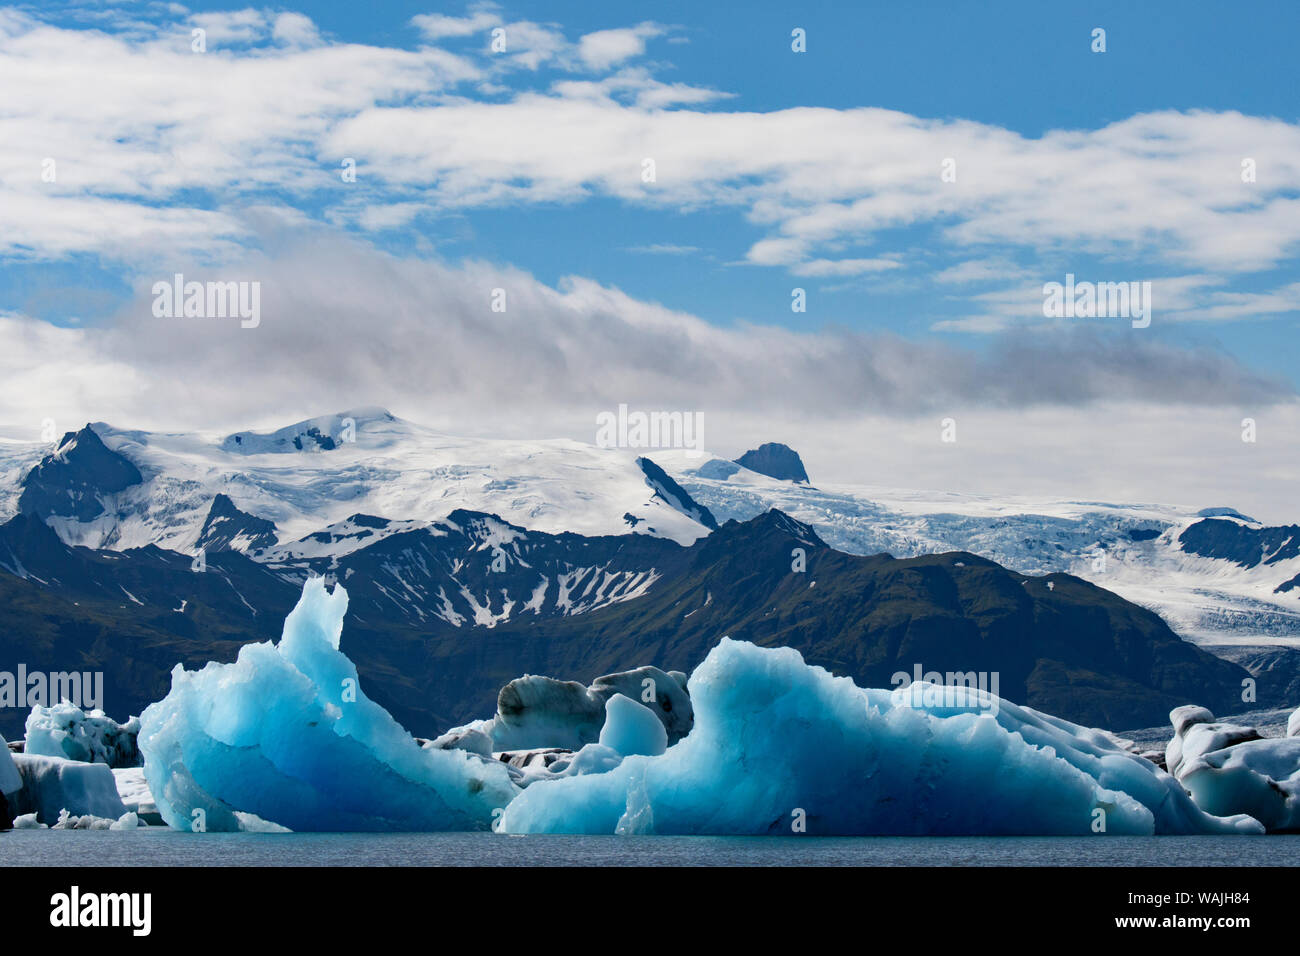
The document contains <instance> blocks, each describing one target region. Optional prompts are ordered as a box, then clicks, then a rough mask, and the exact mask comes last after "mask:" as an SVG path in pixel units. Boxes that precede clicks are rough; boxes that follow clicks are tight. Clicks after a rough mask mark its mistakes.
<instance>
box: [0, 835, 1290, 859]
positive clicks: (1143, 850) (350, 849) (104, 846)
mask: <svg viewBox="0 0 1300 956" xmlns="http://www.w3.org/2000/svg"><path fill="white" fill-rule="evenodd" d="M1298 864H1300V835H1297V836H1269V837H1245V836H1195V837H1119V836H1110V837H1108V836H1095V837H955V838H953V837H810V836H788V837H673V836H632V837H619V836H523V837H517V836H505V835H500V834H495V833H204V834H191V833H179V832H177V831H174V830H170V829H166V828H162V827H157V828H148V829H141V830H138V831H135V832H119V831H109V830H17V831H13V832H10V833H0V866H6V867H8V866H776V865H781V866H1295V865H1298Z"/></svg>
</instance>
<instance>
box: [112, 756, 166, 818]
mask: <svg viewBox="0 0 1300 956" xmlns="http://www.w3.org/2000/svg"><path fill="white" fill-rule="evenodd" d="M113 780H114V782H115V783H116V784H117V795H118V796H119V797H121V798H122V805H123V806H124V807H126V808H127V810H129V811H130V812H132V813H134V814H136V815H137V816H139V818H140V819H141V820H143V821H144V822H145V823H147V824H149V825H151V826H161V825H162V823H163V818H162V815H161V814H160V813H159V812H158V805H157V804H156V803H154V799H153V794H152V793H150V792H149V783H148V781H146V780H145V779H144V768H143V767H121V768H119V769H117V770H114V771H113Z"/></svg>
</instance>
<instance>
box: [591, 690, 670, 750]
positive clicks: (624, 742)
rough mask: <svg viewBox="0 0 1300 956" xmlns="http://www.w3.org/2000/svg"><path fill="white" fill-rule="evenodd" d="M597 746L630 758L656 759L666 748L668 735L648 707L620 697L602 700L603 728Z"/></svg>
mask: <svg viewBox="0 0 1300 956" xmlns="http://www.w3.org/2000/svg"><path fill="white" fill-rule="evenodd" d="M600 743H601V746H604V747H608V748H610V749H611V750H613V751H615V752H617V753H620V754H622V755H623V756H624V757H631V756H633V755H636V754H640V755H642V756H646V757H657V756H659V754H661V753H663V752H664V751H665V750H667V749H668V733H667V731H665V730H664V725H663V724H662V723H660V722H659V718H658V717H656V716H655V715H654V712H653V711H651V710H650V708H648V707H642V706H641V705H640V704H638V703H637V702H636V701H634V700H631V699H630V698H628V697H625V696H623V695H622V694H615V695H614V696H613V697H611V698H610V699H609V700H607V701H605V726H603V727H601V729H600Z"/></svg>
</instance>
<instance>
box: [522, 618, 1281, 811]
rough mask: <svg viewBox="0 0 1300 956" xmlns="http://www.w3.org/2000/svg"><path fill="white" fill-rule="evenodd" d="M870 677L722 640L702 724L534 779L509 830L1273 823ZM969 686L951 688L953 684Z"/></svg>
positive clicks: (1080, 735) (693, 689)
mask: <svg viewBox="0 0 1300 956" xmlns="http://www.w3.org/2000/svg"><path fill="white" fill-rule="evenodd" d="M932 687H933V685H916V684H914V685H912V686H911V687H908V688H905V689H904V688H900V689H898V690H895V691H892V692H891V691H884V690H863V689H861V688H859V687H857V686H856V685H855V684H854V683H853V682H852V681H851V680H849V679H848V678H843V677H835V676H833V675H831V674H830V673H829V672H827V671H825V670H823V669H822V668H820V667H812V666H809V665H807V664H806V663H805V662H804V660H803V658H802V657H801V656H800V654H799V653H798V652H797V651H796V650H794V649H792V648H760V647H756V646H754V645H752V644H746V643H741V642H737V641H732V640H728V639H724V640H723V641H722V642H721V643H720V644H719V645H718V646H717V647H715V648H714V649H713V651H712V652H710V654H709V656H708V657H707V658H706V659H705V660H704V662H703V663H702V664H701V665H700V666H699V667H698V668H697V669H696V670H695V672H694V673H693V674H692V675H691V679H690V683H689V691H690V695H691V700H692V703H693V706H694V708H695V726H694V728H693V729H692V731H691V733H690V734H689V735H688V736H687V737H686V738H684V739H683V740H682V741H680V742H679V743H677V744H675V745H674V746H672V747H671V748H669V749H668V750H667V751H665V752H663V753H662V754H659V755H657V756H627V757H626V758H625V759H623V760H622V761H621V762H620V763H619V764H618V766H617V767H615V768H614V769H612V770H610V771H608V772H606V773H596V774H585V775H576V776H566V777H562V778H559V779H543V780H538V781H537V782H535V783H533V784H532V785H531V786H529V787H528V788H527V789H526V790H524V791H523V792H522V793H521V794H520V795H519V796H518V797H516V798H515V800H514V801H513V802H511V804H510V805H509V806H508V807H507V808H506V810H505V813H504V814H503V815H502V817H501V823H500V827H499V829H500V830H502V831H503V832H510V833H593V834H597V833H609V834H613V833H659V834H790V833H809V834H819V835H832V834H833V835H885V834H889V835H916V836H922V835H965V834H984V835H1013V834H1040V835H1087V834H1091V833H1107V834H1156V833H1160V834H1164V833H1260V832H1263V828H1262V827H1261V826H1260V825H1259V823H1258V822H1256V821H1255V820H1253V819H1251V818H1250V817H1247V816H1241V815H1238V816H1233V817H1229V818H1221V817H1214V816H1210V815H1209V814H1207V813H1205V812H1203V811H1202V810H1200V809H1199V808H1198V807H1197V806H1196V805H1195V804H1194V803H1193V802H1192V801H1191V799H1190V798H1189V797H1188V795H1187V794H1186V793H1185V792H1184V791H1183V789H1182V788H1181V787H1180V786H1179V785H1178V783H1177V781H1175V780H1174V779H1173V778H1172V777H1170V776H1169V775H1168V774H1166V773H1164V772H1163V771H1161V770H1160V769H1159V768H1158V767H1156V766H1155V764H1153V763H1151V762H1150V761H1147V760H1145V759H1143V758H1141V757H1139V756H1137V755H1135V754H1133V753H1131V752H1129V751H1128V750H1126V749H1125V748H1124V747H1123V746H1122V744H1121V742H1119V741H1117V740H1116V739H1115V738H1113V737H1111V736H1110V735H1108V734H1105V733H1102V732H1099V731H1093V730H1089V729H1087V728H1083V727H1078V726H1076V725H1074V724H1071V723H1069V722H1067V721H1063V720H1058V719H1056V718H1052V717H1048V716H1046V715H1043V714H1039V713H1037V712H1035V711H1033V710H1030V709H1028V708H1023V707H1019V706H1017V705H1015V704H1012V703H1010V702H1009V701H1005V700H1001V699H999V698H996V697H994V696H993V695H990V694H987V693H984V692H981V691H978V690H973V689H968V688H944V689H942V690H941V691H940V692H939V693H928V692H926V691H927V689H929V688H932ZM954 692H955V693H954Z"/></svg>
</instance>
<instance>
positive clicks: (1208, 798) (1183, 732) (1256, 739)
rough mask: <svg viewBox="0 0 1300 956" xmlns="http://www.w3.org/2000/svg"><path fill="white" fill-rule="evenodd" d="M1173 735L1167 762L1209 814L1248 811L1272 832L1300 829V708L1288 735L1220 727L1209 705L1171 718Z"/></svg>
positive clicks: (1186, 709) (1226, 725) (1176, 712)
mask: <svg viewBox="0 0 1300 956" xmlns="http://www.w3.org/2000/svg"><path fill="white" fill-rule="evenodd" d="M1169 719H1170V721H1171V722H1172V723H1173V725H1174V737H1173V739H1172V740H1170V741H1169V745H1168V747H1167V748H1166V750H1165V764H1166V766H1168V768H1169V772H1170V773H1172V774H1173V775H1174V776H1175V777H1176V778H1177V780H1178V782H1179V783H1181V784H1182V785H1183V786H1184V787H1185V788H1186V789H1187V791H1188V792H1189V793H1190V794H1191V795H1192V799H1193V800H1195V801H1196V804H1197V806H1199V807H1201V808H1203V809H1204V810H1206V811H1207V812H1209V813H1215V814H1220V815H1226V814H1231V813H1247V814H1250V816H1252V817H1254V818H1255V819H1256V820H1258V821H1259V822H1260V823H1262V824H1263V825H1264V827H1265V828H1266V829H1267V830H1268V831H1269V832H1270V833H1273V832H1294V831H1300V736H1297V735H1296V734H1295V730H1296V729H1297V727H1300V710H1297V711H1296V712H1295V713H1294V714H1292V715H1291V719H1290V720H1289V721H1288V722H1287V736H1286V737H1263V736H1261V735H1260V733H1259V731H1258V730H1256V729H1255V728H1254V727H1245V726H1242V725H1240V724H1229V723H1219V722H1216V721H1215V720H1214V715H1213V714H1212V713H1210V712H1209V711H1208V710H1206V709H1205V708H1204V707H1179V708H1177V709H1175V710H1174V711H1173V712H1172V713H1170V715H1169Z"/></svg>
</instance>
